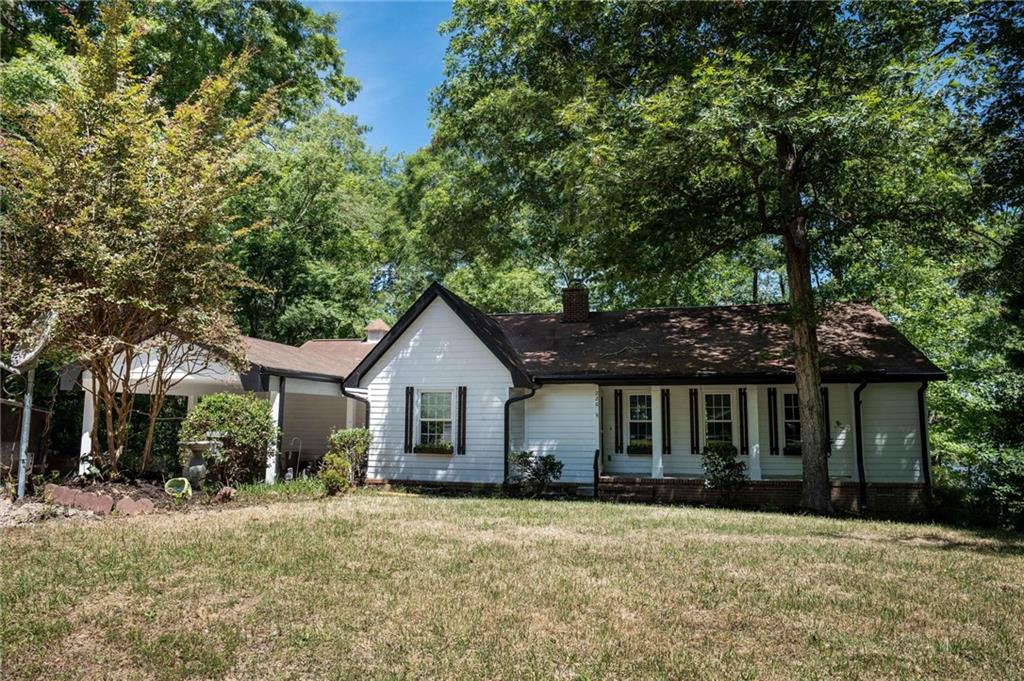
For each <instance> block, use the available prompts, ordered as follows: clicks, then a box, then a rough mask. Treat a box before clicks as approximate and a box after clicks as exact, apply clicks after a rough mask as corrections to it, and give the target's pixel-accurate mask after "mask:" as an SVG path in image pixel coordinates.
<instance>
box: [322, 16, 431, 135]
mask: <svg viewBox="0 0 1024 681" xmlns="http://www.w3.org/2000/svg"><path fill="white" fill-rule="evenodd" d="M306 4H307V5H309V6H310V7H312V8H313V9H314V10H316V11H317V12H333V13H334V14H337V15H339V16H340V18H339V20H338V29H337V36H338V42H339V44H340V45H341V48H342V49H343V50H344V51H345V72H346V73H347V74H348V75H350V76H354V77H355V78H356V79H358V80H359V82H360V83H361V84H362V89H361V90H360V91H359V94H358V95H357V96H356V99H355V101H354V102H352V103H351V104H348V105H346V106H345V107H344V108H343V111H345V112H346V113H350V114H355V115H356V116H358V118H359V121H360V122H361V123H363V124H364V125H368V126H370V127H371V128H373V129H372V130H371V131H370V133H369V135H368V136H367V137H368V140H369V142H370V144H371V145H373V146H375V147H387V149H388V151H389V152H391V153H392V154H396V153H399V152H401V153H406V154H409V153H412V152H414V151H416V150H417V149H419V148H420V147H422V146H423V145H425V144H427V143H428V142H429V141H430V128H429V127H428V125H427V123H428V118H429V115H430V106H429V103H428V97H429V95H430V91H431V90H432V89H433V88H434V87H435V86H436V85H438V84H439V83H440V82H441V79H442V76H443V74H444V61H443V60H444V51H445V48H446V47H447V46H448V40H447V38H445V37H442V36H441V35H440V34H439V33H438V30H437V29H438V26H439V25H440V23H441V22H442V21H444V20H445V19H447V18H448V17H449V16H451V2H447V1H446V2H307V3H306Z"/></svg>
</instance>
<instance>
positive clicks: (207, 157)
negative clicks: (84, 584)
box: [0, 1, 273, 474]
mask: <svg viewBox="0 0 1024 681" xmlns="http://www.w3.org/2000/svg"><path fill="white" fill-rule="evenodd" d="M100 17H101V19H102V21H103V24H104V29H105V30H104V31H103V32H102V33H101V34H100V35H99V36H98V37H97V38H95V39H93V38H91V37H90V35H89V32H88V31H87V29H86V28H85V27H76V28H75V29H74V36H75V43H74V44H75V46H76V49H77V54H76V58H75V68H76V70H77V73H76V77H75V78H71V79H68V80H67V81H66V82H64V83H63V84H60V85H59V87H58V89H57V94H56V97H55V99H54V101H52V102H50V103H48V104H43V105H37V106H29V107H25V106H19V105H18V104H17V103H13V104H12V106H14V107H15V109H14V111H15V112H16V115H17V116H19V117H20V118H19V120H20V121H21V131H22V132H21V134H18V135H5V136H4V138H3V140H2V151H3V155H4V159H5V163H4V164H3V167H2V175H0V177H2V182H3V187H4V189H5V192H4V205H3V208H4V210H3V215H2V217H0V219H2V223H0V225H2V246H3V251H4V254H5V259H6V260H5V266H4V268H3V270H2V272H0V282H2V285H3V290H4V296H3V297H2V298H0V322H2V323H0V346H2V347H4V348H10V347H12V346H13V345H15V344H17V343H18V342H19V341H20V340H22V339H23V338H24V337H25V335H26V334H27V333H29V331H30V329H31V328H32V325H33V323H34V322H35V320H37V319H41V318H44V317H45V316H46V315H49V314H55V315H56V318H57V324H58V326H57V334H56V336H55V339H54V342H53V343H52V347H51V348H50V354H51V356H56V357H62V358H67V359H74V360H77V361H78V362H79V363H80V365H81V366H82V367H83V368H84V369H86V370H88V371H89V372H91V374H92V376H93V377H94V382H93V384H91V385H89V386H86V389H87V390H88V391H89V392H90V394H91V395H92V397H93V399H94V402H95V403H96V406H97V407H98V408H97V417H98V418H103V419H104V420H105V426H106V442H105V443H104V444H105V447H103V448H102V450H101V446H100V442H99V440H98V437H97V431H96V430H95V428H94V433H93V455H94V456H95V457H97V458H99V459H100V461H99V463H100V464H101V468H109V470H110V471H111V472H112V473H113V474H116V473H117V472H118V463H119V459H120V457H121V456H122V455H123V454H124V449H125V446H126V440H127V433H128V425H129V421H130V418H131V412H132V409H133V403H134V395H135V392H136V389H137V385H136V384H135V383H134V382H133V379H131V378H129V374H128V372H126V371H121V370H120V367H121V366H122V364H124V365H129V366H130V365H131V363H132V362H133V361H134V360H135V359H136V358H138V357H140V356H141V355H142V354H144V353H146V352H149V351H153V352H155V353H156V355H158V356H160V357H161V366H168V365H174V364H175V363H176V362H177V361H178V360H180V359H183V358H182V357H181V356H178V355H174V356H169V355H168V348H169V346H170V345H171V344H172V343H174V342H176V340H177V339H184V340H186V341H189V342H192V343H194V344H195V347H197V348H198V347H202V348H207V349H217V350H218V351H220V353H221V354H222V355H224V356H226V357H228V358H236V357H238V355H239V354H240V350H239V347H238V341H237V329H236V327H235V326H234V323H233V320H232V316H231V312H232V308H233V299H234V296H235V293H236V290H237V289H238V287H240V286H242V285H244V284H245V283H246V278H245V276H244V273H242V272H241V271H240V270H239V269H238V268H236V267H233V266H232V265H231V264H230V263H229V262H227V260H226V252H225V249H226V247H227V245H228V243H229V240H230V237H231V234H230V233H229V232H228V231H227V230H226V229H225V227H224V221H225V212H224V208H225V203H226V202H227V200H228V199H229V198H231V197H232V196H233V195H235V194H236V193H237V192H238V191H240V189H241V188H243V187H245V186H246V184H247V182H248V180H247V179H246V178H245V177H244V176H243V175H239V173H238V168H237V158H238V152H239V150H240V149H241V148H242V147H243V145H244V144H245V143H246V142H248V140H250V139H251V138H252V137H253V136H254V135H256V134H257V133H258V132H259V131H260V130H261V129H262V127H263V126H264V125H265V123H266V122H267V120H268V119H269V118H270V117H271V115H272V113H273V100H272V98H271V97H269V96H264V97H262V98H261V99H260V100H259V103H258V104H256V105H254V106H253V107H252V109H251V113H250V114H249V115H247V116H244V117H241V118H230V117H228V115H227V111H226V107H227V104H228V103H229V102H230V101H232V99H233V98H234V97H235V95H236V94H237V93H239V92H240V91H241V90H242V89H243V88H242V85H241V83H240V78H241V76H242V74H243V73H245V70H246V65H247V60H248V57H246V56H245V55H242V56H241V57H239V58H236V59H229V60H227V61H226V62H225V63H224V65H223V68H222V72H221V73H219V74H217V75H214V76H211V77H209V78H207V79H205V80H204V81H203V83H202V85H201V86H200V88H199V89H198V90H197V91H196V92H195V94H194V96H193V97H192V98H190V99H188V100H187V101H185V102H184V103H182V104H179V105H178V106H177V107H176V108H175V109H174V110H173V113H167V112H166V111H165V110H164V109H163V108H161V107H160V106H158V100H157V99H156V97H155V93H154V90H153V87H154V84H155V80H154V79H143V78H140V77H138V76H136V75H135V74H133V73H132V72H131V71H130V67H131V63H132V59H133V55H134V54H135V49H136V46H137V42H138V40H139V37H140V35H141V34H142V32H143V28H142V26H141V25H140V24H139V23H138V22H137V21H136V20H135V19H134V18H133V17H132V16H131V14H130V13H129V11H128V5H127V3H126V2H123V1H118V2H111V3H108V4H104V5H103V7H102V9H101V13H100ZM7 105H8V103H7V102H4V103H3V106H4V107H6V106H7ZM169 334H173V338H172V337H171V336H170V335H169ZM198 354H199V355H200V356H199V357H196V358H195V361H196V362H201V361H202V358H201V356H202V355H204V354H205V353H204V352H200V353H198ZM165 359H166V360H167V362H168V364H164V360H165ZM187 361H191V359H190V358H189V359H187ZM156 373H157V374H159V371H157V372H156ZM157 387H158V389H157V390H155V391H154V395H153V398H154V400H156V402H157V409H158V408H159V406H160V401H161V400H162V397H163V393H164V392H165V390H166V389H167V387H168V385H167V383H166V382H160V385H159V386H157ZM156 414H157V410H154V411H153V413H152V415H151V420H152V421H155V419H156ZM149 440H150V442H151V441H152V437H150V438H149Z"/></svg>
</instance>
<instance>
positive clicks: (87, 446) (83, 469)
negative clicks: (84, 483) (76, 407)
mask: <svg viewBox="0 0 1024 681" xmlns="http://www.w3.org/2000/svg"><path fill="white" fill-rule="evenodd" d="M83 392H84V393H85V399H84V400H82V439H81V440H79V444H78V474H79V475H86V474H87V473H88V472H89V464H91V463H92V459H91V456H90V454H92V424H93V421H94V420H95V418H96V409H95V405H94V404H93V394H94V393H92V392H90V391H88V390H84V391H83Z"/></svg>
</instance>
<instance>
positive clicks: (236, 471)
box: [179, 393, 277, 486]
mask: <svg viewBox="0 0 1024 681" xmlns="http://www.w3.org/2000/svg"><path fill="white" fill-rule="evenodd" d="M210 433H219V436H218V438H217V439H219V440H220V441H221V442H222V446H221V447H219V448H217V449H216V450H209V451H207V452H204V454H203V458H204V459H205V460H206V468H207V471H208V473H207V477H208V478H209V479H212V480H214V481H216V482H219V483H221V484H222V485H233V486H234V485H238V484H241V483H246V482H252V481H253V480H256V479H258V478H260V477H262V475H263V471H264V470H265V468H266V463H267V450H268V449H269V448H270V447H271V446H272V445H273V444H274V443H275V442H276V441H277V428H275V427H274V420H273V418H272V417H271V414H270V403H269V402H267V401H266V400H264V399H260V398H259V397H256V396H255V395H253V394H251V393H242V394H234V393H217V394H214V395H206V396H205V397H203V398H202V399H201V400H200V401H199V404H197V405H196V407H195V409H193V410H192V412H191V413H190V414H189V415H188V416H186V417H185V420H184V421H183V422H182V424H181V431H180V435H179V437H180V439H181V441H188V440H205V439H206V438H207V437H208V435H209V434H210ZM189 456H190V453H189V451H188V450H187V448H182V453H181V459H182V461H181V464H182V467H185V466H187V465H188V458H189Z"/></svg>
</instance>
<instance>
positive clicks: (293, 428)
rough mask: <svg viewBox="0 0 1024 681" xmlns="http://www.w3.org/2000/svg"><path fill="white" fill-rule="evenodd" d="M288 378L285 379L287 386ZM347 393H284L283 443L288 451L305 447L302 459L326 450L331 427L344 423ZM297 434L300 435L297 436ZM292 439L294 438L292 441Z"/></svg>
mask: <svg viewBox="0 0 1024 681" xmlns="http://www.w3.org/2000/svg"><path fill="white" fill-rule="evenodd" d="M287 386H288V381H285V389H286V390H287ZM346 402H348V400H347V399H346V398H344V397H340V396H338V397H327V396H321V395H301V394H294V395H293V394H291V393H287V392H286V393H285V397H284V426H283V427H282V428H281V430H282V432H283V437H282V440H281V442H282V445H283V449H284V451H286V452H292V451H298V450H299V448H300V443H301V449H302V460H303V461H307V460H309V459H311V458H319V457H321V456H323V455H324V454H325V453H327V438H328V437H329V436H330V434H331V431H332V430H335V429H338V428H344V427H345V416H346V413H345V410H346V406H347V405H346V404H345V403H346ZM295 438H298V439H295ZM293 440H295V441H294V442H293Z"/></svg>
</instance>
